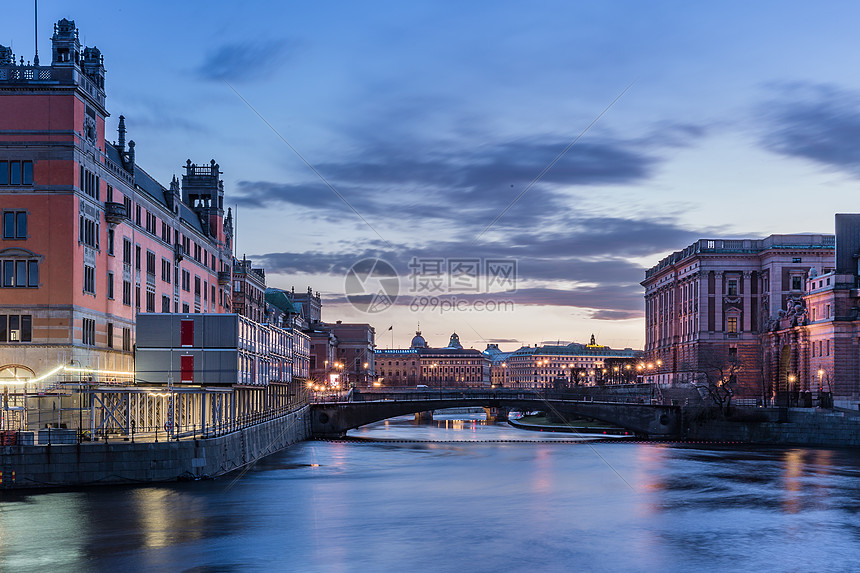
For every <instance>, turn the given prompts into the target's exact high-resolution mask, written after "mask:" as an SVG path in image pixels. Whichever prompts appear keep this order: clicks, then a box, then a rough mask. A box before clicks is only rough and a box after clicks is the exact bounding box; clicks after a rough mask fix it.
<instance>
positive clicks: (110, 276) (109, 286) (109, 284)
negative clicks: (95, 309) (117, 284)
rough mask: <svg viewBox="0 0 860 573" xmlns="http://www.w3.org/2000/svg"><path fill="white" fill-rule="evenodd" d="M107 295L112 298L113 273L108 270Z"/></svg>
mask: <svg viewBox="0 0 860 573" xmlns="http://www.w3.org/2000/svg"><path fill="white" fill-rule="evenodd" d="M107 297H108V298H109V299H113V273H112V272H108V275H107Z"/></svg>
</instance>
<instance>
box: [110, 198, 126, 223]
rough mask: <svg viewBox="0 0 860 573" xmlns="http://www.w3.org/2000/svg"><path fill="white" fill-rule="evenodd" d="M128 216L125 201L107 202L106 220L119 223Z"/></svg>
mask: <svg viewBox="0 0 860 573" xmlns="http://www.w3.org/2000/svg"><path fill="white" fill-rule="evenodd" d="M127 218H128V213H127V212H126V210H125V203H109V202H106V203H105V221H107V222H108V224H110V225H119V224H120V223H122V222H123V221H125V220H126V219H127Z"/></svg>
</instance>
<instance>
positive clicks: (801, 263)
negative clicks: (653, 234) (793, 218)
mask: <svg viewBox="0 0 860 573" xmlns="http://www.w3.org/2000/svg"><path fill="white" fill-rule="evenodd" d="M835 245H836V239H835V237H834V236H833V235H771V236H769V237H767V238H765V239H737V240H728V239H702V240H699V241H697V242H696V243H693V244H692V245H690V246H688V247H687V248H685V249H683V250H682V251H678V252H675V253H673V254H671V255H669V256H668V257H666V258H664V259H663V260H662V261H660V262H659V263H658V264H657V265H655V266H654V267H652V268H650V269H648V270H647V271H646V273H645V280H644V281H643V282H642V283H641V284H642V286H643V287H644V288H645V352H646V355H647V359H648V363H649V364H650V365H651V366H652V368H651V369H649V371H648V372H647V373H646V379H647V380H649V381H654V382H658V383H661V384H671V383H677V382H692V381H694V380H696V379H697V378H699V377H701V376H703V375H704V374H705V373H706V372H707V371H708V370H709V369H715V368H719V367H720V366H719V365H720V364H725V363H727V361H737V362H738V363H739V364H741V365H742V368H740V369H739V370H738V371H737V372H735V373H733V374H732V376H734V377H736V382H737V386H736V392H737V393H738V394H739V395H740V396H745V397H750V398H758V397H761V398H767V397H768V396H769V395H771V394H772V393H773V387H772V381H771V380H770V378H769V376H770V374H769V373H768V369H767V367H766V364H767V363H768V361H769V360H770V359H769V358H767V357H765V355H764V348H763V345H762V340H763V339H762V337H763V335H765V333H768V332H771V331H772V330H773V329H774V328H777V327H778V325H779V323H780V321H781V320H782V318H783V315H784V314H785V313H786V309H788V310H789V311H790V312H792V313H794V312H795V307H796V306H797V305H798V304H800V301H803V300H804V297H805V295H806V293H807V290H806V289H807V284H808V280H809V279H810V275H812V274H815V275H822V276H824V275H830V274H831V273H832V272H833V270H834V264H835ZM826 280H830V279H826ZM834 280H835V279H834ZM816 304H818V303H816ZM823 304H826V303H823Z"/></svg>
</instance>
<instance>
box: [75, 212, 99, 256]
mask: <svg viewBox="0 0 860 573" xmlns="http://www.w3.org/2000/svg"><path fill="white" fill-rule="evenodd" d="M78 241H80V242H81V243H83V244H85V245H86V246H88V247H92V248H93V249H98V248H99V223H98V222H97V221H94V220H92V219H90V218H89V217H86V216H84V215H81V216H80V225H79V229H78Z"/></svg>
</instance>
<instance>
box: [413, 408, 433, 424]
mask: <svg viewBox="0 0 860 573" xmlns="http://www.w3.org/2000/svg"><path fill="white" fill-rule="evenodd" d="M415 421H416V422H432V421H433V410H427V411H426V412H415Z"/></svg>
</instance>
